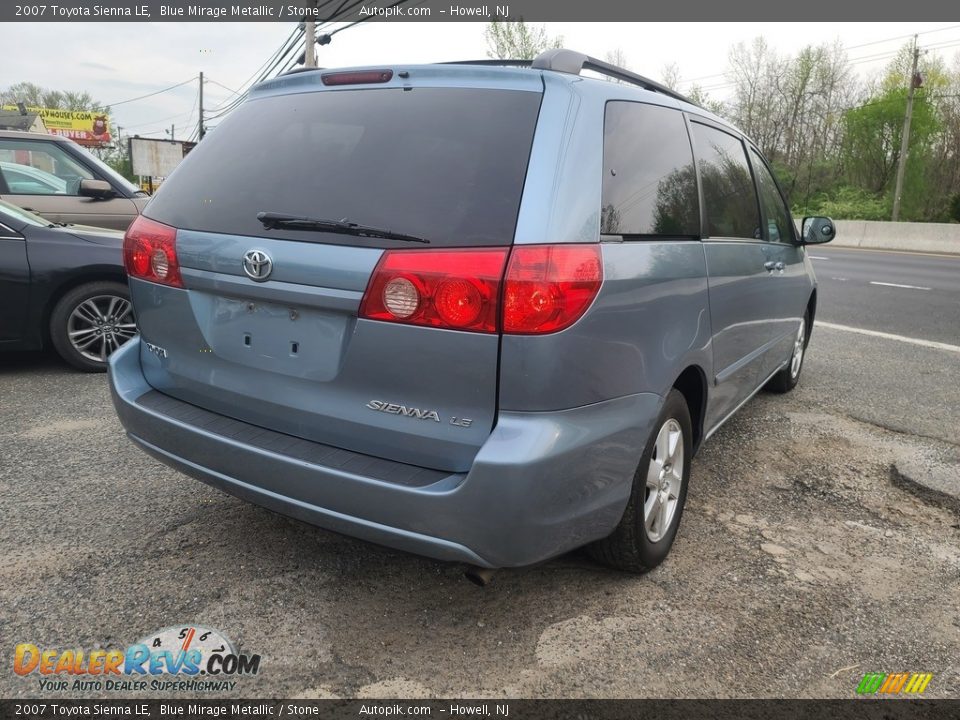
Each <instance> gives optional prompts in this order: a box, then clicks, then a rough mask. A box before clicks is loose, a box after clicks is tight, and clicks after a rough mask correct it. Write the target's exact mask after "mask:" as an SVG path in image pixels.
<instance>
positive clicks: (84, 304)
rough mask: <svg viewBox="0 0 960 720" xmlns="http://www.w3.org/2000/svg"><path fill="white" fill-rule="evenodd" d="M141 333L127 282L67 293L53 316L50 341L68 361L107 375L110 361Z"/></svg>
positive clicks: (94, 285) (87, 286) (83, 287)
mask: <svg viewBox="0 0 960 720" xmlns="http://www.w3.org/2000/svg"><path fill="white" fill-rule="evenodd" d="M136 333H137V324H136V322H135V320H134V317H133V305H131V303H130V291H129V289H128V288H127V286H126V285H125V284H124V283H118V282H110V281H99V282H91V283H86V284H84V285H80V286H78V287H75V288H73V289H72V290H70V291H69V292H67V293H66V294H65V295H64V296H63V297H62V298H60V300H59V301H58V302H57V304H56V305H55V306H54V308H53V313H51V315H50V339H51V341H52V342H53V347H54V348H56V350H57V352H58V353H59V354H60V357H62V358H63V359H64V360H66V361H67V362H68V363H70V364H71V365H73V366H74V367H75V368H78V369H80V370H83V371H85V372H103V371H105V370H106V369H107V358H108V357H110V354H111V353H112V352H113V351H114V350H116V349H117V348H118V347H120V346H121V345H123V344H124V343H125V342H127V340H129V339H130V338H132V337H133V336H134V335H136Z"/></svg>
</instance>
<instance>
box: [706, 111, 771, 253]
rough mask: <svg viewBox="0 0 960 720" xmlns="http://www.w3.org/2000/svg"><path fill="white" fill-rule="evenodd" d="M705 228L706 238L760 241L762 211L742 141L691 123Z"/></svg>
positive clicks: (722, 132)
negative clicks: (698, 165)
mask: <svg viewBox="0 0 960 720" xmlns="http://www.w3.org/2000/svg"><path fill="white" fill-rule="evenodd" d="M690 128H691V132H692V135H693V143H694V147H695V148H696V151H697V162H698V163H699V164H700V184H701V187H702V188H703V204H704V206H705V207H704V210H705V211H706V212H705V216H706V223H707V224H706V227H705V228H704V233H703V234H704V236H705V237H728V238H746V239H750V240H760V239H762V238H763V233H762V231H761V226H760V211H759V204H758V202H757V191H756V189H755V188H754V185H753V176H752V175H751V174H750V166H749V165H748V164H747V156H746V153H745V152H744V149H743V142H742V141H741V140H740V138H738V137H735V136H734V135H731V134H730V133H727V132H724V131H723V130H718V129H717V128H713V127H709V126H707V125H702V124H700V123H697V122H692V123H690Z"/></svg>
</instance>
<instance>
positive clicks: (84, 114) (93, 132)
mask: <svg viewBox="0 0 960 720" xmlns="http://www.w3.org/2000/svg"><path fill="white" fill-rule="evenodd" d="M2 109H3V110H12V111H14V112H16V111H17V106H16V105H4V106H3V107H2ZM27 112H28V113H31V114H34V115H39V116H40V117H41V118H43V124H44V125H46V126H47V132H49V133H50V134H51V135H63V136H64V137H68V138H70V139H71V140H75V141H76V142H78V143H80V144H81V145H106V144H108V143H110V141H111V140H113V138H112V136H111V135H110V119H109V118H108V117H107V115H106V113H101V112H91V111H88V110H56V109H54V108H41V107H31V106H27Z"/></svg>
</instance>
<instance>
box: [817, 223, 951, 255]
mask: <svg viewBox="0 0 960 720" xmlns="http://www.w3.org/2000/svg"><path fill="white" fill-rule="evenodd" d="M836 224H837V237H836V239H835V240H833V241H832V242H831V243H830V244H831V245H835V246H837V247H857V248H867V249H873V250H908V251H913V252H928V253H946V254H950V255H960V224H958V223H911V222H879V221H876V220H836Z"/></svg>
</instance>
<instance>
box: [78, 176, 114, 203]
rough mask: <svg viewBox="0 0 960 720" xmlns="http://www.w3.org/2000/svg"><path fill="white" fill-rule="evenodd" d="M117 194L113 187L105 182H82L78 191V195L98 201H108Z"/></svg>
mask: <svg viewBox="0 0 960 720" xmlns="http://www.w3.org/2000/svg"><path fill="white" fill-rule="evenodd" d="M115 194H116V193H115V192H114V190H113V186H112V185H110V183H108V182H106V181H105V180H81V181H80V187H79V188H78V189H77V195H80V196H81V197H88V198H94V199H96V200H107V199H108V198H112V197H113V196H114V195H115Z"/></svg>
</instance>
